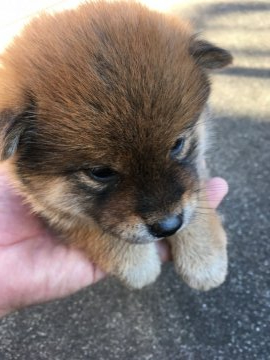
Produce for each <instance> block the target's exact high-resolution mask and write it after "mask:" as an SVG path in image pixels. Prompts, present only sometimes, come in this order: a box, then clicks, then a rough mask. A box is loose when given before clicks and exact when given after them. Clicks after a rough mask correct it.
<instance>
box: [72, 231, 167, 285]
mask: <svg viewBox="0 0 270 360" xmlns="http://www.w3.org/2000/svg"><path fill="white" fill-rule="evenodd" d="M80 239H82V237H80ZM88 239H89V241H87V243H86V242H85V241H83V244H81V246H80V244H79V243H78V242H77V244H76V245H77V247H78V246H79V247H80V248H81V249H83V251H84V252H86V254H87V255H88V257H89V259H91V261H93V262H95V263H96V264H98V265H99V266H100V267H101V268H102V269H103V270H104V271H106V272H108V273H110V274H113V275H115V276H117V277H118V278H120V280H122V281H123V282H124V283H125V284H126V285H127V286H128V287H130V288H134V289H140V288H142V287H144V286H146V285H148V284H151V283H152V282H154V281H155V280H156V278H157V277H158V275H159V274H160V270H161V262H160V258H159V255H158V251H157V246H156V244H154V243H149V244H144V245H141V244H140V245H135V244H129V243H127V242H125V241H123V240H121V239H116V238H113V237H110V236H108V235H106V234H100V233H99V232H95V233H92V234H91V236H90V237H89V234H88Z"/></svg>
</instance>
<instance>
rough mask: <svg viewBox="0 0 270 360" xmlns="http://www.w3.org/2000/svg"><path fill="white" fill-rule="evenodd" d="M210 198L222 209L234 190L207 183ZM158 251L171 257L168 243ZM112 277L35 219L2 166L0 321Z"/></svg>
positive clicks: (213, 181)
mask: <svg viewBox="0 0 270 360" xmlns="http://www.w3.org/2000/svg"><path fill="white" fill-rule="evenodd" d="M206 188H207V194H208V200H209V204H210V206H211V207H213V208H216V207H217V206H218V205H219V203H220V202H221V201H222V199H223V197H224V196H225V195H226V193H227V191H228V185H227V183H226V181H225V180H223V179H221V178H213V179H211V180H209V181H208V182H207V184H206ZM158 248H159V252H160V256H161V259H162V261H166V260H169V259H170V250H169V247H168V245H167V244H166V243H165V242H162V241H161V242H159V243H158ZM105 276H106V274H105V273H104V272H103V271H102V270H101V269H99V268H98V267H97V266H96V265H95V264H93V263H91V262H90V261H89V260H88V259H87V258H86V257H85V256H84V254H83V253H81V252H80V251H78V250H75V249H73V248H70V247H67V246H65V245H63V244H60V243H59V241H57V239H55V238H54V236H53V235H52V234H51V233H50V230H49V229H47V228H46V227H45V226H44V224H42V222H41V221H40V219H38V217H35V216H34V215H32V214H31V213H30V211H29V208H28V207H27V206H26V205H24V204H23V202H22V198H21V197H20V196H18V195H16V194H15V193H14V190H13V189H12V186H11V185H10V180H9V175H8V168H7V166H6V165H5V164H1V165H0V289H1V293H0V317H1V316H4V315H6V314H8V313H10V312H12V311H13V310H16V309H18V308H22V307H25V306H29V305H33V304H38V303H43V302H46V301H49V300H54V299H58V298H62V297H65V296H68V295H70V294H72V293H74V292H76V291H78V290H80V289H82V288H83V287H86V286H88V285H91V284H94V283H96V282H97V281H98V280H100V279H102V278H104V277H105Z"/></svg>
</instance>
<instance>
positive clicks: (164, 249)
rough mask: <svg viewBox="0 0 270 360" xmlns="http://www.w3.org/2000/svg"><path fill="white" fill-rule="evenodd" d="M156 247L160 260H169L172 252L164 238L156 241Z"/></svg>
mask: <svg viewBox="0 0 270 360" xmlns="http://www.w3.org/2000/svg"><path fill="white" fill-rule="evenodd" d="M157 249H158V254H159V257H160V260H161V261H162V262H166V261H171V260H172V253H171V248H170V245H169V243H168V242H167V241H166V240H161V241H158V242H157Z"/></svg>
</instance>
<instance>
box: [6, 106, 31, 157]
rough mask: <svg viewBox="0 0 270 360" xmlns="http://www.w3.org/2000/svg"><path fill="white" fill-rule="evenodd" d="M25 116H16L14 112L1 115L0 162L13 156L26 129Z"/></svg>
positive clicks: (7, 111) (9, 111)
mask: <svg viewBox="0 0 270 360" xmlns="http://www.w3.org/2000/svg"><path fill="white" fill-rule="evenodd" d="M24 120H25V114H17V115H16V114H14V113H13V112H12V110H3V111H2V112H1V113H0V161H3V160H7V159H8V158H10V157H11V156H13V155H14V154H15V153H16V151H17V148H18V145H19V141H20V137H21V135H22V133H23V131H24V129H25V121H24Z"/></svg>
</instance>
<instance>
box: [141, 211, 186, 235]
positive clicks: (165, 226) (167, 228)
mask: <svg viewBox="0 0 270 360" xmlns="http://www.w3.org/2000/svg"><path fill="white" fill-rule="evenodd" d="M182 224H183V218H182V215H172V216H169V217H166V218H164V219H162V220H160V221H158V222H156V223H154V224H152V225H148V228H149V231H150V233H151V234H152V235H154V236H155V237H157V238H162V237H166V236H170V235H173V234H175V233H176V231H177V230H178V229H180V227H181V226H182Z"/></svg>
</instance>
